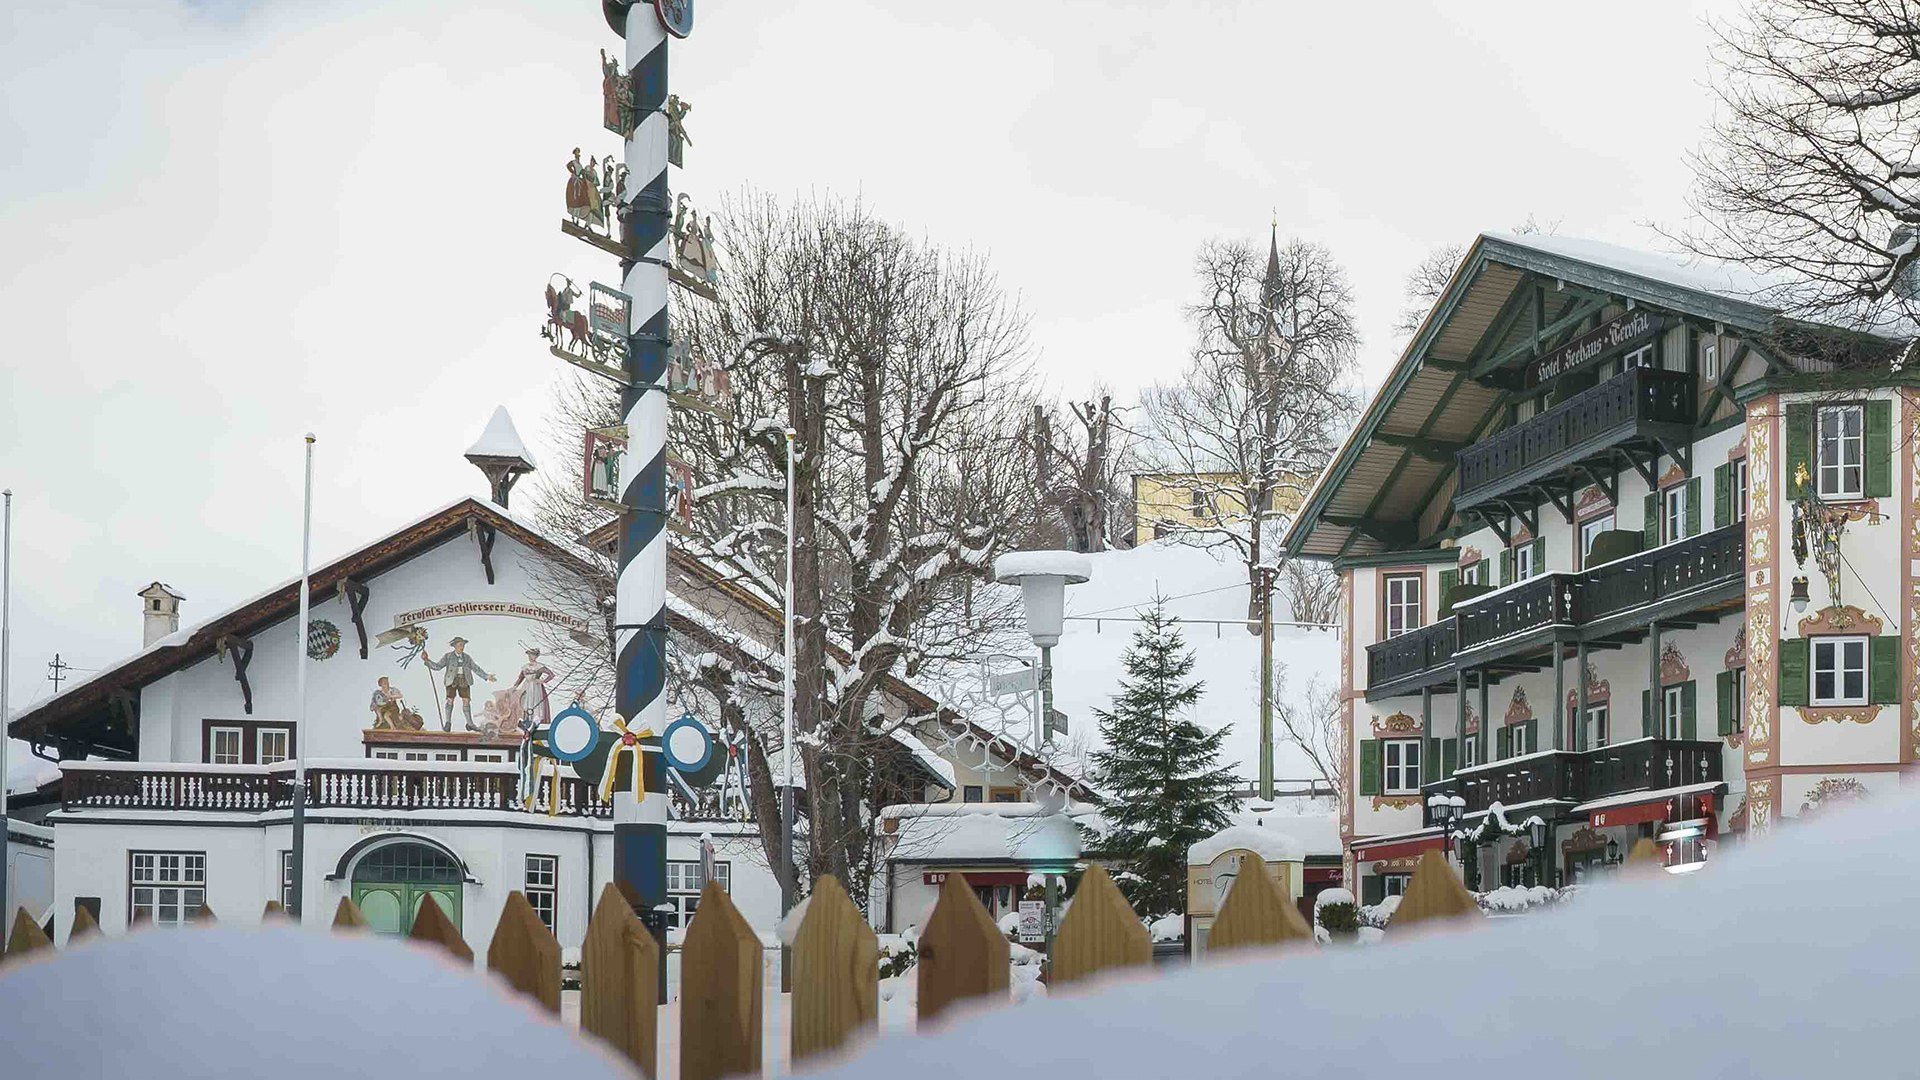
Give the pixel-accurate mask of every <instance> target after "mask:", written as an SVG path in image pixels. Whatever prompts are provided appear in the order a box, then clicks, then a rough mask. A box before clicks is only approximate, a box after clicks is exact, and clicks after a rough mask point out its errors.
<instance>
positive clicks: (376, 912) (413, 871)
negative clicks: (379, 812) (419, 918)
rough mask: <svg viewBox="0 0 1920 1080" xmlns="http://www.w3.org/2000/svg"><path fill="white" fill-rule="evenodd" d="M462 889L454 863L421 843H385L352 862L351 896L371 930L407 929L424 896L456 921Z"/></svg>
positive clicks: (460, 878)
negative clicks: (357, 861)
mask: <svg viewBox="0 0 1920 1080" xmlns="http://www.w3.org/2000/svg"><path fill="white" fill-rule="evenodd" d="M464 891H465V890H464V888H463V887H462V875H461V873H460V866H459V864H458V863H456V862H454V861H453V860H452V859H451V858H449V857H448V856H447V854H446V852H444V851H441V850H439V849H437V848H432V847H428V846H427V845H425V844H412V843H398V844H387V845H385V846H383V847H379V848H375V849H374V850H373V851H370V852H368V853H367V854H366V855H364V856H362V857H361V859H360V861H359V863H357V864H356V865H355V866H354V868H353V891H352V895H353V902H354V904H355V905H356V906H358V907H359V909H360V914H361V915H363V916H365V917H366V920H367V925H369V926H371V927H372V928H373V929H374V931H375V932H376V933H381V934H404V933H406V932H407V931H408V930H409V929H411V928H412V926H413V918H414V915H415V914H417V913H418V912H419V910H420V904H421V902H422V901H423V900H424V899H425V898H426V897H428V896H431V897H433V902H434V903H435V904H437V905H439V907H440V911H441V913H442V914H444V915H446V917H447V918H448V919H450V920H452V922H453V925H454V926H455V927H459V926H460V901H461V897H462V895H463V893H464Z"/></svg>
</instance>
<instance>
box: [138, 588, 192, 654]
mask: <svg viewBox="0 0 1920 1080" xmlns="http://www.w3.org/2000/svg"><path fill="white" fill-rule="evenodd" d="M136 595H138V596H139V597H140V614H141V617H142V619H143V620H144V621H143V623H142V625H141V628H140V647H141V648H143V649H144V648H146V647H147V646H149V645H151V644H153V643H154V642H156V641H159V640H160V639H161V638H163V637H166V636H167V635H168V634H171V633H174V632H176V631H178V630H179V629H180V601H182V600H185V599H186V597H184V596H181V595H180V594H179V593H177V592H174V591H173V590H172V589H169V588H167V586H166V583H165V582H160V581H156V582H154V583H153V584H151V585H149V586H147V587H146V588H144V589H141V590H140V591H139V593H137V594H136Z"/></svg>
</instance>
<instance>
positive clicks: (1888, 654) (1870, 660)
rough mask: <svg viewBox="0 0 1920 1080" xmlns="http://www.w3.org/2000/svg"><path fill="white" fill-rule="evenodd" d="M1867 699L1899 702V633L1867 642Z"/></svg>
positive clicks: (1878, 703)
mask: <svg viewBox="0 0 1920 1080" xmlns="http://www.w3.org/2000/svg"><path fill="white" fill-rule="evenodd" d="M1879 404H1882V405H1885V404H1888V403H1887V402H1880V403H1879ZM1867 700H1868V701H1871V702H1873V703H1874V704H1875V705H1898V704H1900V635H1899V634H1885V635H1882V636H1880V637H1877V638H1872V639H1869V640H1868V642H1867Z"/></svg>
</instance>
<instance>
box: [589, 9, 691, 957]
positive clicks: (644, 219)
mask: <svg viewBox="0 0 1920 1080" xmlns="http://www.w3.org/2000/svg"><path fill="white" fill-rule="evenodd" d="M649 6H650V7H652V8H653V10H652V11H650V12H646V13H645V14H644V15H639V16H637V17H630V12H629V4H628V3H625V2H622V0H603V3H602V8H603V10H604V11H605V13H606V16H607V22H608V23H609V24H610V25H611V26H612V27H613V29H614V31H615V32H617V33H619V34H621V35H622V36H623V37H625V38H626V42H627V49H626V59H627V69H628V73H629V74H628V78H629V79H630V80H631V81H630V84H629V85H631V87H632V94H633V105H632V107H633V119H634V124H633V127H632V130H631V131H630V132H628V134H627V139H626V148H625V154H624V158H623V160H624V163H625V165H626V170H627V177H628V178H629V184H628V188H627V190H633V191H634V194H633V196H632V198H631V199H630V200H629V201H628V203H627V204H626V205H625V206H624V207H614V206H609V207H607V210H608V211H609V212H613V213H619V214H620V216H621V219H622V223H621V227H620V231H621V233H622V236H621V240H622V241H623V246H624V247H625V248H626V252H625V256H624V257H623V259H622V269H623V271H624V275H625V276H624V278H623V289H624V291H625V292H626V294H627V295H628V296H629V297H631V298H632V304H631V305H630V306H629V308H628V312H627V318H628V326H627V330H628V339H627V348H626V350H625V353H626V355H625V358H624V363H623V369H624V374H625V376H626V377H625V379H624V380H623V385H622V387H621V391H620V405H621V412H622V414H623V416H624V417H625V420H626V429H627V452H626V454H625V455H624V456H623V461H622V465H621V469H620V481H619V491H620V496H619V502H620V522H621V527H620V543H619V549H618V553H617V556H616V558H617V560H618V578H617V581H616V585H615V591H614V597H615V600H614V603H615V607H614V655H615V663H616V674H615V689H614V699H615V710H616V711H617V712H618V713H619V715H620V716H622V717H624V718H626V721H627V724H628V727H629V729H630V730H632V731H636V732H641V733H644V734H645V735H647V736H651V737H650V738H647V739H646V740H645V741H646V742H647V743H649V744H651V745H649V746H647V748H646V752H643V753H642V754H641V755H640V758H641V760H642V761H643V762H644V763H645V765H644V768H643V769H642V770H641V771H643V772H644V773H645V776H644V777H635V778H634V779H635V781H636V782H635V783H633V784H632V785H630V786H629V787H627V788H625V789H623V790H620V791H618V792H617V793H616V794H615V795H614V806H613V822H614V824H613V874H614V878H615V880H617V881H620V882H624V883H626V884H627V886H629V888H630V890H631V892H630V895H631V896H632V897H634V898H635V899H637V900H638V902H639V906H640V909H641V914H642V916H643V917H645V918H646V919H647V921H648V924H649V925H650V926H651V927H652V928H653V930H654V933H655V934H656V935H663V934H664V931H665V927H664V923H663V922H662V920H661V919H660V918H659V917H658V915H657V913H656V911H655V909H656V908H658V907H659V906H660V905H662V904H664V903H666V899H667V895H666V892H667V889H666V886H667V881H666V875H667V862H666V859H667V791H666V783H665V776H664V769H663V767H662V762H661V756H660V753H659V751H658V748H657V747H658V737H659V735H660V733H661V732H662V731H664V730H665V729H666V693H665V691H666V673H667V664H666V654H667V625H666V601H667V490H666V489H667V387H666V383H667V378H666V375H667V351H668V336H667V331H668V327H667V293H668V290H669V283H668V273H667V272H668V267H669V264H670V261H671V259H672V257H673V256H672V251H671V242H672V240H671V234H672V219H673V199H672V196H671V194H670V193H669V192H668V187H667V166H668V161H667V147H668V128H669V118H668V115H667V112H666V108H667V41H668V36H669V30H670V29H671V31H672V32H673V33H674V34H675V35H677V36H682V37H684V36H685V34H686V31H687V30H688V29H690V28H691V25H692V21H693V14H692V4H691V3H690V2H688V0H654V2H653V3H652V4H651V5H649ZM649 16H650V17H649ZM636 189H637V190H636Z"/></svg>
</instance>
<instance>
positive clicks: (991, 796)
mask: <svg viewBox="0 0 1920 1080" xmlns="http://www.w3.org/2000/svg"><path fill="white" fill-rule="evenodd" d="M987 801H988V802H997V803H1012V802H1019V801H1020V789H1019V788H1017V787H997V788H994V789H993V790H992V791H990V792H988V793H987Z"/></svg>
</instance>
